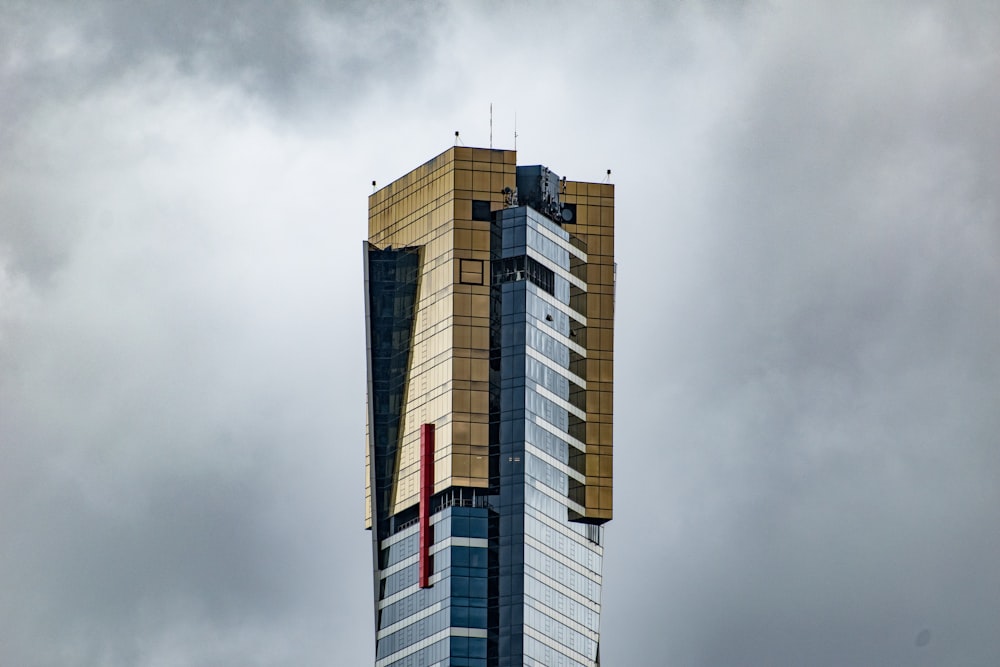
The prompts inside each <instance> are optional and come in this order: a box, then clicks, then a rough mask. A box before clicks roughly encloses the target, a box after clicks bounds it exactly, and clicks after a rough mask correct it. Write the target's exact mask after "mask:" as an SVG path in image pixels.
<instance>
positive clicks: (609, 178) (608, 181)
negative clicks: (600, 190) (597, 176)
mask: <svg viewBox="0 0 1000 667" xmlns="http://www.w3.org/2000/svg"><path fill="white" fill-rule="evenodd" d="M602 182H603V183H610V182H611V170H610V169H608V175H607V176H605V177H604V180H603V181H602Z"/></svg>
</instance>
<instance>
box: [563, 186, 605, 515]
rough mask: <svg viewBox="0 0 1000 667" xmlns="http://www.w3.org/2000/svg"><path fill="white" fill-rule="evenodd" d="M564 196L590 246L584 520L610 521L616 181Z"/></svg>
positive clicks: (575, 228) (573, 227) (575, 231)
mask: <svg viewBox="0 0 1000 667" xmlns="http://www.w3.org/2000/svg"><path fill="white" fill-rule="evenodd" d="M564 199H565V200H566V202H567V203H570V204H576V205H577V215H576V223H575V224H566V225H564V227H565V228H566V230H567V231H569V232H570V234H572V235H573V236H575V237H577V238H578V239H580V240H581V241H583V243H584V244H585V246H586V251H587V264H588V265H587V271H586V277H587V290H588V294H587V297H586V299H585V300H583V301H582V303H584V304H585V307H586V311H587V312H586V313H584V314H585V315H586V316H587V319H588V327H587V339H586V348H587V364H586V366H585V368H586V375H587V377H586V380H587V396H586V409H587V428H586V440H587V442H586V445H587V454H586V455H585V456H586V461H585V464H584V470H585V475H586V483H585V485H584V489H583V493H582V494H581V495H582V498H581V500H583V504H584V508H585V514H584V516H583V517H582V518H585V519H590V520H597V521H603V520H607V519H610V518H611V516H612V509H613V493H612V489H613V485H612V474H613V464H612V448H613V442H612V430H613V428H612V426H613V415H614V407H613V400H612V396H613V393H612V392H613V389H612V388H613V382H614V351H613V341H614V328H613V327H614V305H615V304H614V283H615V279H614V261H615V260H614V185H612V184H610V183H582V182H578V181H567V182H566V185H565V193H564Z"/></svg>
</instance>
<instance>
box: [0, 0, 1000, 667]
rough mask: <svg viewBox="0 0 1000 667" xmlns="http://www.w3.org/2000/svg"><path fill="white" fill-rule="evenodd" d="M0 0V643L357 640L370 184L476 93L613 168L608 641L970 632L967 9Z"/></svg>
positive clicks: (982, 337) (468, 109)
mask: <svg viewBox="0 0 1000 667" xmlns="http://www.w3.org/2000/svg"><path fill="white" fill-rule="evenodd" d="M3 12H4V16H3V18H4V19H5V20H3V21H0V26H3V27H2V28H0V30H3V33H2V35H3V38H2V39H0V43H2V44H4V47H3V49H4V50H3V52H2V56H3V57H2V60H0V62H2V69H0V72H2V77H3V84H4V88H5V90H6V91H13V92H12V93H11V94H10V95H4V96H3V97H4V99H3V100H2V101H0V117H2V119H3V121H4V123H3V129H0V149H2V153H0V449H2V455H3V459H4V465H3V467H2V468H0V506H2V507H3V508H4V512H3V513H2V514H0V589H2V590H3V591H4V597H3V602H2V603H0V662H2V663H4V664H30V665H61V664H94V665H126V664H127V665H150V666H155V665H168V664H169V665H176V664H182V665H228V664H257V665H277V664H300V665H320V664H329V663H330V661H331V660H333V661H334V663H336V664H351V665H353V664H367V663H368V662H370V659H371V650H372V642H371V637H370V635H371V612H370V581H369V580H368V577H367V574H366V572H367V568H368V567H369V566H370V565H369V562H368V559H369V544H368V542H367V538H366V534H365V533H363V531H362V530H361V520H362V511H363V508H362V497H361V494H362V489H363V479H362V465H363V458H362V454H363V452H362V449H361V446H362V437H363V401H364V399H363V373H364V370H363V364H362V363H361V359H360V357H361V354H362V352H361V351H362V349H363V342H362V326H363V323H362V319H361V318H362V316H363V315H362V311H361V299H360V294H361V276H360V262H359V261H358V245H359V244H358V241H359V239H361V238H363V237H364V235H365V222H364V221H365V195H366V194H367V192H368V189H367V188H368V184H369V183H370V181H371V180H372V179H377V180H378V181H379V182H387V181H388V180H391V179H392V178H395V177H396V176H398V175H400V174H401V173H403V172H405V171H406V170H408V169H410V168H412V166H414V164H417V163H419V162H421V161H423V160H425V159H426V158H427V157H429V156H431V155H434V154H436V153H437V152H439V151H440V150H441V149H442V148H444V147H445V146H447V145H448V144H449V143H450V142H451V141H452V139H453V131H454V130H455V129H460V130H461V131H462V138H463V140H464V141H465V143H468V144H476V145H485V144H487V143H488V141H489V134H488V132H489V129H488V116H487V113H488V106H489V104H490V102H493V103H494V109H495V118H494V130H495V132H494V137H495V144H496V145H500V146H510V145H511V144H512V141H513V116H514V113H517V123H518V126H517V127H518V134H519V138H518V150H519V154H520V159H521V161H522V162H526V163H530V162H535V161H540V162H543V163H546V164H548V165H549V166H551V167H552V168H554V169H555V170H556V171H557V172H559V173H561V174H562V173H565V174H566V175H567V176H569V177H571V178H580V179H593V180H600V179H601V178H603V176H604V173H605V169H606V168H608V167H610V168H612V169H613V175H614V180H615V182H616V183H617V192H618V213H617V217H618V225H619V236H618V239H617V254H618V261H619V274H618V275H619V286H618V294H617V303H618V329H617V339H618V349H619V356H618V364H617V382H618V396H617V406H618V410H617V415H616V417H617V422H616V423H617V431H616V433H617V434H616V438H617V442H618V445H619V446H618V453H617V456H616V477H617V486H616V489H617V498H616V519H615V521H614V522H613V523H612V524H611V525H610V527H609V529H608V556H607V563H606V571H605V578H606V588H605V614H604V617H603V633H604V634H603V642H602V656H603V658H604V662H605V663H607V664H609V665H617V664H622V665H660V664H672V665H693V666H695V665H746V664H753V665H798V664H810V665H844V664H913V665H922V664H927V665H930V664H970V665H975V664H993V663H994V662H996V658H997V656H998V655H1000V645H998V644H997V639H996V632H995V629H996V623H997V619H998V617H1000V606H998V602H997V600H1000V597H998V596H997V591H998V590H1000V568H998V566H997V565H996V564H995V562H994V561H995V558H993V557H992V555H993V554H995V553H996V552H997V549H998V547H1000V544H998V537H997V531H996V526H997V525H998V524H1000V509H998V508H1000V498H998V497H997V496H998V492H997V490H996V483H995V481H996V480H997V479H998V478H1000V456H998V451H1000V450H998V449H997V447H996V444H997V443H996V439H997V434H998V433H1000V417H998V416H997V415H998V414H1000V410H998V409H997V408H998V404H997V399H996V397H997V395H998V391H997V390H998V386H997V384H998V382H997V377H1000V345H998V343H997V341H998V340H1000V315H998V313H997V309H996V307H995V300H996V296H995V295H996V294H997V293H998V290H1000V239H998V231H1000V214H998V204H997V199H996V194H995V193H996V192H998V191H1000V183H998V182H997V180H998V178H1000V177H998V176H997V175H998V174H1000V165H998V164H997V156H998V155H1000V150H998V149H1000V145H998V144H1000V138H998V133H997V130H996V128H995V122H994V120H993V119H995V118H996V117H997V113H998V111H1000V99H998V94H997V93H996V92H995V86H994V85H993V82H994V81H996V80H997V79H998V74H1000V72H998V71H997V69H998V65H997V63H998V59H997V46H996V45H997V44H998V40H997V39H996V37H997V35H998V31H1000V20H998V16H997V12H996V9H994V8H993V7H992V5H991V4H989V3H974V2H969V3H958V4H951V5H948V6H947V7H941V6H938V5H935V4H933V3H924V4H912V3H905V4H904V3H898V4H892V3H889V4H883V5H880V6H877V7H874V6H868V5H867V4H848V5H843V6H838V7H837V8H830V7H817V6H812V5H810V4H807V5H797V6H795V7H785V6H775V5H762V4H753V3H731V4H728V5H721V6H720V5H712V6H711V7H702V6H698V5H690V4H688V5H682V6H676V7H670V8H667V9H663V8H661V6H660V5H658V4H656V3H636V4H634V5H631V6H630V7H629V8H628V10H627V11H625V10H622V9H621V8H619V7H618V6H613V7H612V6H603V5H602V6H598V5H594V6H590V7H588V8H586V10H585V11H584V10H582V9H581V8H579V7H577V6H576V5H569V4H557V5H555V6H551V7H549V6H547V7H546V8H544V9H538V8H534V7H533V6H530V5H527V4H520V3H504V4H501V5H496V6H494V7H490V8H485V7H474V6H470V5H467V4H464V3H461V4H451V5H443V6H432V7H430V8H429V9H414V10H408V11H407V12H403V13H401V14H397V13H395V12H389V11H388V9H386V8H382V7H380V6H377V5H370V4H364V5H361V4H357V5H350V4H348V5H339V4H313V3H297V4H294V5H292V6H291V8H290V9H287V10H284V11H280V12H279V11H277V10H274V9H272V8H271V7H270V5H268V6H264V5H259V6H257V7H254V6H253V5H251V6H246V5H241V7H240V9H239V10H237V9H234V8H232V7H229V6H227V5H212V7H210V8H207V9H204V8H201V7H200V6H197V7H196V6H195V5H192V4H181V5H177V4H176V3H175V4H172V5H170V6H169V7H168V6H166V5H164V6H159V5H148V6H142V5H138V6H132V5H130V6H129V7H124V6H119V5H117V4H111V3H108V4H99V5H96V6H95V5H93V4H91V5H89V6H88V8H87V9H86V10H83V9H77V8H75V6H72V5H62V4H51V5H36V4H20V5H17V4H12V5H7V6H6V8H5V9H4V10H3ZM924 629H929V630H930V635H929V638H930V641H929V642H926V643H925V644H923V645H920V644H919V642H917V638H918V637H920V636H921V635H920V633H921V632H922V631H923V630H924Z"/></svg>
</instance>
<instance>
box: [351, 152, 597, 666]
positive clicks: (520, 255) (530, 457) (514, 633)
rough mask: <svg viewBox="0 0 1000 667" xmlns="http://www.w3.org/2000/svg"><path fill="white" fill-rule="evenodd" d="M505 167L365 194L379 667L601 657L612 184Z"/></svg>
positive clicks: (472, 166) (435, 162)
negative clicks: (368, 196) (582, 180)
mask: <svg viewBox="0 0 1000 667" xmlns="http://www.w3.org/2000/svg"><path fill="white" fill-rule="evenodd" d="M515 157H516V156H515V152H514V151H509V150H493V149H483V148H467V147H461V146H456V147H454V148H450V149H448V150H447V151H445V152H444V153H442V154H440V155H438V156H437V157H435V158H433V159H432V160H430V161H429V162H427V163H425V164H423V165H421V166H420V167H417V168H416V169H414V170H413V171H411V172H410V173H408V174H406V175H405V176H403V177H402V178H400V179H399V180H397V181H395V182H393V183H390V184H389V185H387V186H386V187H384V188H382V189H380V190H378V191H377V192H375V193H374V194H373V195H371V197H370V198H369V206H368V233H369V237H368V241H367V242H366V243H365V244H364V265H365V305H366V317H367V345H368V430H367V450H366V451H367V454H366V468H367V472H368V475H367V477H366V494H367V495H366V510H367V516H366V525H367V527H368V528H370V529H371V531H372V550H373V559H374V599H375V628H376V656H375V664H376V667H388V666H389V665H393V666H405V667H418V666H441V667H444V666H446V665H450V666H452V667H457V666H461V665H467V666H475V667H514V666H521V665H544V666H546V667H562V666H564V665H567V666H568V665H573V666H576V665H587V666H592V665H599V664H600V635H599V619H600V610H601V561H602V557H603V541H604V528H603V525H602V524H604V523H605V522H606V521H608V520H609V519H611V510H612V484H611V478H612V465H611V462H612V382H613V337H614V335H613V329H614V328H613V322H614V305H615V302H614V289H615V264H614V186H613V185H611V184H610V183H584V182H577V181H568V180H566V179H565V178H560V177H558V176H557V175H556V174H554V173H553V172H552V171H550V170H549V169H547V168H546V167H542V166H537V165H536V166H521V167H519V166H517V163H516V159H515Z"/></svg>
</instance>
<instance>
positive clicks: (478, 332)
mask: <svg viewBox="0 0 1000 667" xmlns="http://www.w3.org/2000/svg"><path fill="white" fill-rule="evenodd" d="M515 163H516V162H515V153H514V152H513V151H502V150H490V149H482V148H469V147H464V146H456V147H453V148H449V149H448V150H446V151H444V152H443V153H441V154H440V155H438V156H437V157H435V158H432V159H431V160H429V161H427V162H426V163H424V164H423V165H421V166H420V167H418V168H416V169H414V170H413V171H411V172H410V173H408V174H406V175H404V176H402V177H401V178H399V179H397V180H396V181H393V182H392V183H390V184H389V185H387V186H385V187H383V188H381V189H380V190H378V191H377V192H375V193H374V194H372V195H371V196H370V197H369V200H368V233H369V239H368V240H369V241H370V242H371V243H373V244H375V245H376V246H378V247H382V248H385V247H388V246H390V245H391V246H393V247H396V248H399V247H405V246H415V245H419V246H423V256H422V262H423V270H422V274H421V277H420V284H419V287H418V296H417V304H416V313H415V317H414V330H413V338H412V349H411V352H410V365H409V373H408V378H407V388H406V394H405V398H404V406H403V428H402V435H401V442H400V443H399V447H398V451H399V458H398V462H397V470H396V486H395V490H394V495H393V506H392V508H391V509H390V512H391V513H396V512H399V511H401V510H403V509H406V508H407V507H411V506H413V505H415V504H416V503H417V502H418V500H419V485H418V476H419V442H420V437H419V428H420V425H421V424H424V423H434V424H435V425H436V426H437V429H436V433H435V450H436V451H435V475H434V479H435V491H440V490H443V489H445V488H447V487H449V486H452V485H458V484H461V485H466V486H477V487H487V486H488V485H489V470H488V467H489V466H488V455H487V452H488V446H489V441H488V439H489V429H488V422H489V400H488V394H487V392H486V391H483V390H480V389H478V388H476V389H473V388H472V386H471V383H473V382H476V383H479V384H480V385H485V384H486V382H487V381H488V379H489V366H488V363H489V361H488V360H489V329H488V324H489V320H488V317H489V282H488V273H489V222H479V221H473V220H472V219H471V218H472V199H486V200H488V201H491V202H494V208H499V206H500V202H502V201H503V195H502V194H501V192H500V191H501V190H502V189H503V187H504V186H505V185H509V186H510V187H514V185H515V181H516V176H515ZM496 186H499V187H496ZM494 190H495V192H494ZM459 319H461V320H462V321H463V324H461V325H459V324H458V323H457V322H458V320H459ZM462 383H464V388H463V389H459V388H458V386H459V385H460V384H462ZM470 448H471V449H470ZM459 450H461V451H459ZM473 450H474V451H473ZM470 452H471V453H470ZM366 457H367V453H366ZM366 461H367V458H366ZM366 465H367V463H366ZM366 479H367V477H366ZM370 502H371V501H370V489H367V490H366V516H367V517H368V522H369V525H370V517H371V505H370Z"/></svg>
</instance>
